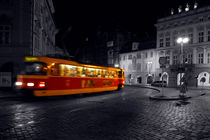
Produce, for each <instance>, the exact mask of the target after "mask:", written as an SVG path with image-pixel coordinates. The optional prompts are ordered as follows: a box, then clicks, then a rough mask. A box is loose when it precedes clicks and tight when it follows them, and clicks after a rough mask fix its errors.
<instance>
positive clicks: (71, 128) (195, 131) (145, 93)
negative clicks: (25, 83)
mask: <svg viewBox="0 0 210 140" xmlns="http://www.w3.org/2000/svg"><path fill="white" fill-rule="evenodd" d="M165 91H166V90H165ZM157 94H159V93H158V91H157V90H153V89H148V88H140V87H136V86H127V87H125V89H124V90H123V91H117V92H105V93H97V94H89V95H83V96H62V97H52V98H51V97H48V98H41V99H25V98H24V99H21V98H18V99H16V98H5V99H4V98H2V99H1V98H0V139H2V140H4V139H18V140H19V139H20V140H21V139H37V140H38V139H71V140H157V139H160V140H181V139H183V140H184V139H187V140H188V139H189V140H191V139H192V140H193V139H195V140H197V139H203V140H204V139H206V140H207V139H210V133H209V132H210V94H209V93H206V94H205V95H202V96H193V97H192V98H190V99H188V100H184V101H182V100H181V101H179V100H174V101H173V100H172V101H161V100H150V99H149V97H150V96H153V95H157ZM165 94H168V95H169V94H170V93H167V92H165Z"/></svg>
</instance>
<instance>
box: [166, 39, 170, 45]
mask: <svg viewBox="0 0 210 140" xmlns="http://www.w3.org/2000/svg"><path fill="white" fill-rule="evenodd" d="M169 46H170V37H166V47H169Z"/></svg>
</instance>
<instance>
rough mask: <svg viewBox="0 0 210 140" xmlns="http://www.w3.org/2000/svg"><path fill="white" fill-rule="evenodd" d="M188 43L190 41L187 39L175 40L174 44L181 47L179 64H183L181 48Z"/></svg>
mask: <svg viewBox="0 0 210 140" xmlns="http://www.w3.org/2000/svg"><path fill="white" fill-rule="evenodd" d="M189 41H190V39H189V38H188V37H179V38H178V39H177V40H176V42H177V43H178V44H180V45H181V58H180V61H181V62H180V63H181V64H183V61H184V60H183V46H184V44H187V43H188V42H189Z"/></svg>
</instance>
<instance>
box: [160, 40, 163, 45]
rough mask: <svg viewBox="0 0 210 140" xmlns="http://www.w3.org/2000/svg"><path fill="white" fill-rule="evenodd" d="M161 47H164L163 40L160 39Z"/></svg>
mask: <svg viewBox="0 0 210 140" xmlns="http://www.w3.org/2000/svg"><path fill="white" fill-rule="evenodd" d="M160 47H163V39H162V38H161V39H160Z"/></svg>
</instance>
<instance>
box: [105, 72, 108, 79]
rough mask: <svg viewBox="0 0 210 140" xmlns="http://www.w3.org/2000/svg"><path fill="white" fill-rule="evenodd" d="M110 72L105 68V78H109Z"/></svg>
mask: <svg viewBox="0 0 210 140" xmlns="http://www.w3.org/2000/svg"><path fill="white" fill-rule="evenodd" d="M108 74H109V73H108V71H107V70H105V78H108V76H109V75H108Z"/></svg>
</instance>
